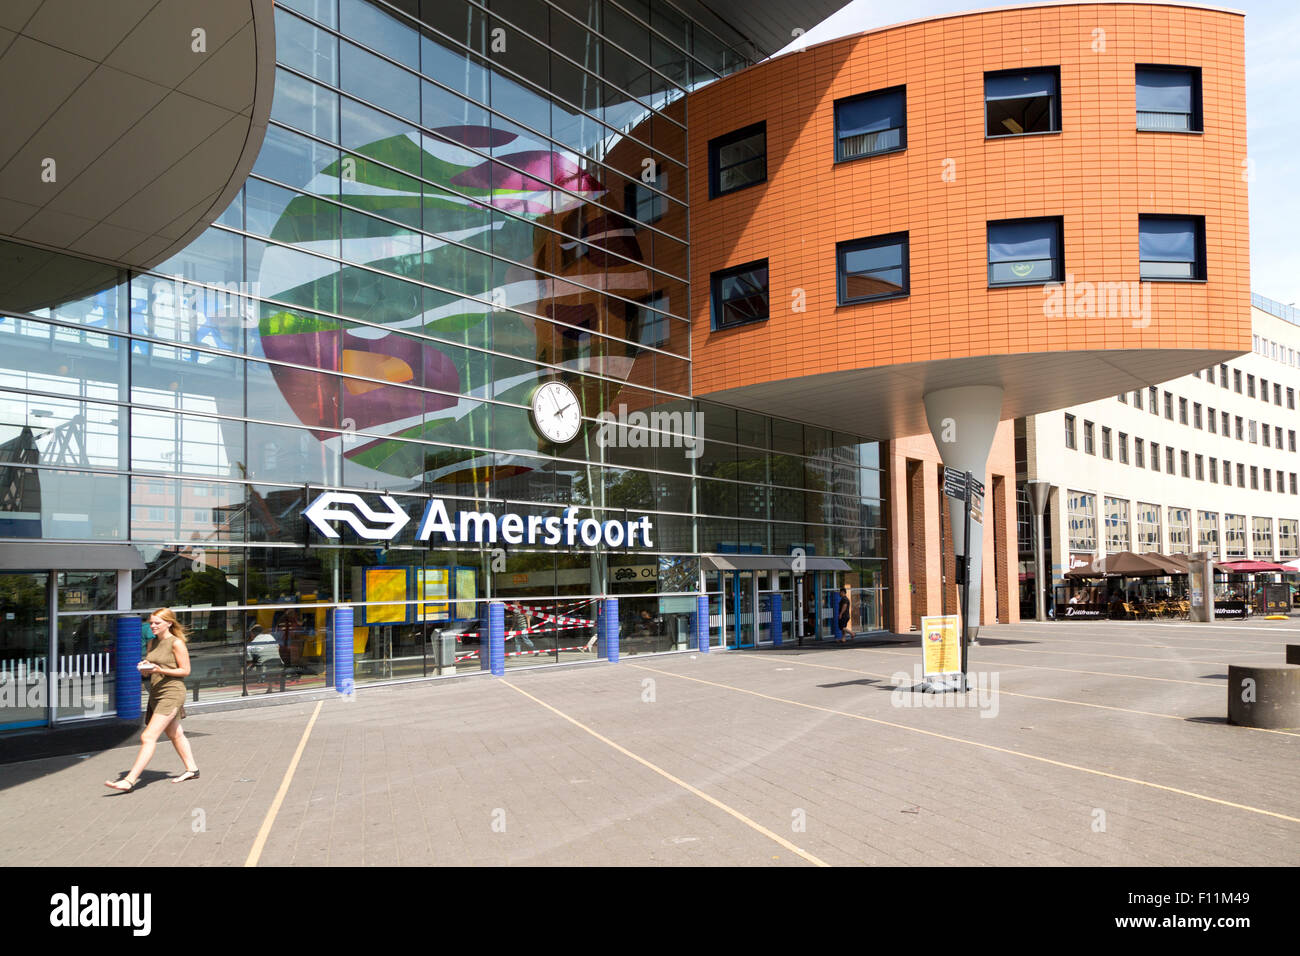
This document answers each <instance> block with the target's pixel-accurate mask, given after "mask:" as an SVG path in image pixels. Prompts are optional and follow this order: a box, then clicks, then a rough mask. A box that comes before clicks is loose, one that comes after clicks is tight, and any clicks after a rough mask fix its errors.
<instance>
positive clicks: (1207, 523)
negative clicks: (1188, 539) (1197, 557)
mask: <svg viewBox="0 0 1300 956" xmlns="http://www.w3.org/2000/svg"><path fill="white" fill-rule="evenodd" d="M1196 536H1197V542H1196V550H1198V551H1209V552H1210V554H1211V555H1212V556H1217V553H1218V550H1219V513H1218V512H1217V511H1198V512H1197V513H1196Z"/></svg>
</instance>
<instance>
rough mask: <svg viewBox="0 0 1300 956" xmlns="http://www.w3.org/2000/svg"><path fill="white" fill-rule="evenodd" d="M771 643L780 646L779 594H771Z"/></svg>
mask: <svg viewBox="0 0 1300 956" xmlns="http://www.w3.org/2000/svg"><path fill="white" fill-rule="evenodd" d="M772 644H773V645H774V646H775V647H780V646H781V595H779V594H773V595H772Z"/></svg>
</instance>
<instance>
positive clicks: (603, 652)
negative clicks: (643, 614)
mask: <svg viewBox="0 0 1300 956" xmlns="http://www.w3.org/2000/svg"><path fill="white" fill-rule="evenodd" d="M598 626H599V628H600V632H599V633H600V640H599V641H597V651H598V652H599V656H601V657H603V658H605V659H606V660H607V661H609V662H610V663H613V664H617V663H618V598H606V599H605V603H604V608H603V609H602V613H601V620H600V624H599V625H598Z"/></svg>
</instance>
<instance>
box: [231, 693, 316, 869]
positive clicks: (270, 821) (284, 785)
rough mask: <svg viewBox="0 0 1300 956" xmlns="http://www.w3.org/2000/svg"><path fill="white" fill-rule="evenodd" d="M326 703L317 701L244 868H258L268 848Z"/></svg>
mask: <svg viewBox="0 0 1300 956" xmlns="http://www.w3.org/2000/svg"><path fill="white" fill-rule="evenodd" d="M324 703H325V701H323V700H318V701H316V709H315V710H313V711H312V712H311V720H309V721H307V727H306V729H305V730H303V732H302V739H301V740H299V741H298V749H297V750H295V751H294V752H293V759H292V760H290V761H289V769H287V770H286V771H285V772H284V779H283V780H281V781H280V789H279V790H278V791H276V794H275V799H274V800H272V801H271V809H270V810H268V811H266V819H265V820H263V821H262V829H260V830H258V831H257V839H256V840H254V841H253V848H252V849H251V850H249V851H248V859H247V860H245V861H244V866H257V861H258V860H259V859H260V858H261V856H262V848H263V847H264V846H266V838H267V837H268V836H270V835H271V827H272V825H274V823H275V815H276V814H277V813H279V812H280V805H281V804H282V803H284V796H285V794H287V793H288V792H289V784H290V783H291V782H292V781H293V774H294V771H295V770H297V769H298V761H299V760H301V759H302V752H303V751H304V750H306V749H307V738H308V737H310V736H311V729H312V727H314V726H316V717H317V715H319V714H320V708H321V705H322V704H324Z"/></svg>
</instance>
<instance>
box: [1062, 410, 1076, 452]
mask: <svg viewBox="0 0 1300 956" xmlns="http://www.w3.org/2000/svg"><path fill="white" fill-rule="evenodd" d="M1065 447H1066V448H1077V447H1078V445H1077V444H1076V443H1075V440H1074V416H1073V415H1066V416H1065Z"/></svg>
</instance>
